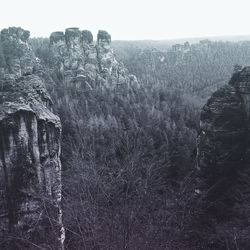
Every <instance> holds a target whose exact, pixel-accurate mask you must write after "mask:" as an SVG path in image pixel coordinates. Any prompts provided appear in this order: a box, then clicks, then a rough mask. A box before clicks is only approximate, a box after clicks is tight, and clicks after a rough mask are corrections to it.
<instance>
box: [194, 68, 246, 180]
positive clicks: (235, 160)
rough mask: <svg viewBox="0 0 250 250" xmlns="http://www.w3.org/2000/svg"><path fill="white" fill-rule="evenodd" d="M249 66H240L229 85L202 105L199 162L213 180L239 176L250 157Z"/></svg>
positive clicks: (199, 165)
mask: <svg viewBox="0 0 250 250" xmlns="http://www.w3.org/2000/svg"><path fill="white" fill-rule="evenodd" d="M249 118H250V67H245V68H243V69H238V70H237V71H236V72H235V73H234V74H233V76H232V78H231V80H230V81H229V84H228V85H227V86H225V87H223V88H221V89H219V90H218V91H216V92H215V93H214V94H213V95H212V96H211V98H210V99H209V100H208V102H207V104H206V105H205V106H204V107H203V110H202V113H201V120H200V128H201V132H200V135H199V137H198V148H197V163H198V167H199V169H200V170H201V173H202V175H203V176H204V177H205V178H206V179H209V180H210V182H214V183H215V182H216V181H218V180H220V179H222V178H224V179H225V178H231V180H233V179H236V176H235V174H236V173H237V171H238V170H239V169H240V168H241V167H243V166H246V165H248V164H249V160H250V146H249V140H250V135H249V132H250V120H249Z"/></svg>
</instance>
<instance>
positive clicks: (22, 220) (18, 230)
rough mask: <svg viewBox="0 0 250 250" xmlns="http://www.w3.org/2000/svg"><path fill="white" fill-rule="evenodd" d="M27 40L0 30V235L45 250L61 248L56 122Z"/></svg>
mask: <svg viewBox="0 0 250 250" xmlns="http://www.w3.org/2000/svg"><path fill="white" fill-rule="evenodd" d="M28 37H29V32H28V31H25V30H22V29H21V28H9V29H6V30H3V31H2V32H1V41H2V44H3V51H4V57H5V60H6V66H5V67H3V69H2V71H1V72H2V74H1V75H0V178H1V184H0V195H1V199H0V216H1V220H0V234H1V235H0V236H1V237H4V235H7V234H9V233H14V234H15V235H21V236H22V239H24V240H25V239H26V240H27V241H32V242H33V243H35V244H36V245H39V246H42V247H44V248H45V249H47V248H48V245H50V244H52V241H54V242H55V243H54V244H55V245H54V246H56V248H57V249H62V248H63V240H64V229H63V226H62V211H61V162H60V150H61V146H60V143H61V141H60V140H61V123H60V119H59V118H58V117H57V116H56V115H54V114H53V112H52V101H51V99H50V96H49V95H48V93H47V91H46V88H45V82H44V80H43V78H41V77H40V75H39V72H40V71H39V68H41V67H40V66H39V61H38V59H37V58H36V57H35V56H34V53H33V52H32V50H31V49H30V47H29V44H28ZM8 44H10V45H11V48H13V49H16V48H17V50H18V52H16V51H15V50H14V51H9V50H8Z"/></svg>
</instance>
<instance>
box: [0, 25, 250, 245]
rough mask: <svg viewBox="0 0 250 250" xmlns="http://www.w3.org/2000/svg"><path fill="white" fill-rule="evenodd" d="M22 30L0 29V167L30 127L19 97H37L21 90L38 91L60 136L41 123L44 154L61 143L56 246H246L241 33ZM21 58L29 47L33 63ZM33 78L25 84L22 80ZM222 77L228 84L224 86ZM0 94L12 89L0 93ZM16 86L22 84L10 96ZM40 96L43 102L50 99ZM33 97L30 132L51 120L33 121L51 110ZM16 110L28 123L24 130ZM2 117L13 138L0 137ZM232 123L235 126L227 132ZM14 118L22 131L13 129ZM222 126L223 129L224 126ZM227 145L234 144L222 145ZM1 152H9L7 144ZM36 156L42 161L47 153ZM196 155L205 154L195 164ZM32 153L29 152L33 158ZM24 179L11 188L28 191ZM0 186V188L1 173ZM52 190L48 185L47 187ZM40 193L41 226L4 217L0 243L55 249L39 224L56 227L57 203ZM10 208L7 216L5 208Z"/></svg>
mask: <svg viewBox="0 0 250 250" xmlns="http://www.w3.org/2000/svg"><path fill="white" fill-rule="evenodd" d="M22 32H23V31H20V30H15V29H14V28H13V29H12V30H11V28H10V29H8V30H7V31H6V30H3V31H2V32H1V44H0V69H3V70H2V71H1V74H0V76H1V81H0V91H1V92H2V93H1V95H0V105H2V106H0V128H1V132H0V137H1V138H3V139H2V142H1V143H2V144H1V149H0V151H1V152H3V153H2V155H1V162H0V167H1V168H3V169H4V168H8V165H7V163H6V162H7V160H8V157H7V156H8V154H7V153H6V152H7V151H8V150H9V149H10V148H11V147H12V146H13V145H14V144H15V143H17V146H16V147H18V145H23V144H22V143H24V142H23V141H25V138H28V136H30V133H31V134H32V136H33V137H32V138H34V133H35V132H34V126H35V125H32V124H33V123H29V121H30V119H31V118H30V117H31V113H32V112H33V111H32V112H31V111H30V110H28V111H27V112H28V113H29V114H28V115H24V118H22V117H23V116H22V115H20V114H22V112H24V110H25V108H24V106H22V105H24V103H26V100H28V101H27V102H29V103H31V105H30V106H31V108H33V107H34V106H36V105H37V103H36V100H33V99H32V101H30V99H29V98H30V96H31V95H35V99H37V98H38V97H37V96H36V93H39V95H40V94H41V93H42V95H43V98H41V100H42V101H41V102H42V103H43V105H45V106H46V107H49V108H48V109H49V110H50V111H51V110H53V113H54V114H55V115H57V116H58V117H59V118H60V121H61V141H60V143H55V144H53V143H54V141H56V139H55V138H57V134H56V133H57V132H53V133H52V132H48V133H49V136H48V135H47V140H48V141H49V143H48V145H49V146H48V152H49V153H47V154H51V155H50V161H51V162H52V161H54V160H52V159H54V158H52V157H54V155H55V154H56V153H54V154H53V153H50V148H53V150H54V147H55V146H53V145H59V144H60V146H61V155H60V159H61V201H60V204H61V210H62V224H63V227H64V231H65V239H64V248H65V249H86V250H90V249H93V250H94V249H95V250H97V249H98V250H99V249H100V250H101V249H105V250H106V249H107V250H118V249H131V250H151V249H152V250H153V249H155V250H160V249H171V250H172V249H173V250H174V249H180V250H181V249H183V250H184V249H197V250H198V249H199V250H200V249H221V250H223V249H228V250H229V249H230V250H233V249H241V250H244V249H245V250H247V249H250V242H249V234H250V199H249V198H250V197H249V196H250V186H249V183H250V182H249V181H250V174H249V173H248V172H249V168H247V164H248V158H247V156H246V155H247V152H248V151H247V143H248V141H246V142H245V141H244V143H245V144H244V145H243V146H242V145H241V144H239V143H240V142H241V141H243V140H245V138H247V131H248V127H247V126H248V122H249V121H248V120H247V118H246V117H247V114H246V113H247V112H248V111H247V109H246V110H245V108H244V107H245V106H244V105H246V104H245V103H246V102H247V101H245V100H247V98H246V99H244V98H245V96H246V95H247V94H248V92H247V93H245V92H244V93H245V95H244V96H243V95H242V96H243V97H242V96H240V95H241V94H242V91H243V90H242V89H241V88H242V86H243V85H244V84H245V85H244V86H245V89H246V88H247V87H248V85H247V84H250V77H249V75H248V69H247V68H244V67H245V66H247V65H250V41H238V42H230V41H212V40H201V41H197V42H188V41H186V42H183V43H181V44H174V43H173V44H170V43H168V42H166V43H164V42H161V43H157V42H152V41H140V42H137V41H134V42H133V41H127V42H126V41H111V37H110V35H109V34H108V33H107V32H105V31H101V32H99V33H98V38H97V41H93V37H92V38H91V36H92V34H91V33H88V32H86V31H82V33H81V40H79V41H81V46H80V47H78V45H79V44H78V40H77V37H78V34H80V33H78V30H77V29H67V30H66V32H65V35H64V34H61V33H60V32H54V33H52V35H51V37H50V38H30V39H28V37H29V35H28V34H26V33H25V32H24V33H22ZM13 34H14V35H16V34H17V35H16V36H20V34H22V36H21V38H20V40H15V39H16V38H14V39H9V37H11V36H12V37H15V36H14V35H13ZM64 36H65V38H64ZM62 37H63V38H62ZM63 39H65V41H64V40H63ZM84 39H85V40H84ZM20 41H25V42H20ZM61 42H62V43H61ZM92 43H93V44H94V45H93V44H92ZM82 44H83V45H82ZM95 44H96V45H95ZM84 46H85V47H84ZM94 46H95V47H94ZM58 51H59V52H58ZM94 53H95V55H96V58H94V57H93V56H92V54H94ZM27 58H29V61H27V60H26V59H27ZM30 58H37V61H39V63H37V62H35V59H34V60H33V59H30ZM17 59H18V60H19V61H18V60H17ZM17 61H18V63H20V65H21V66H20V65H19V64H18V65H19V66H20V67H21V72H22V73H21V76H18V78H13V77H12V78H11V75H15V74H16V73H15V72H16V69H17V68H18V67H17V66H16V65H17ZM30 61H31V64H32V67H33V68H32V70H31V71H28V70H26V68H25V67H26V65H29V64H28V63H27V62H29V63H30ZM76 61H77V66H75V64H74V63H75V62H76ZM38 64H39V65H38ZM13 65H14V66H13ZM24 65H25V66H24ZM62 65H63V66H62ZM81 65H84V66H83V67H82V68H81V67H80V66H81ZM93 65H94V66H95V67H96V68H95V69H93V67H94V66H93ZM23 67H24V68H25V70H24V69H23ZM62 67H64V68H63V69H62ZM27 68H28V67H27ZM109 69H110V71H109ZM18 70H19V68H18ZM23 72H24V73H23ZM33 75H35V76H33ZM31 77H40V78H41V79H42V80H43V81H44V83H45V88H46V91H47V93H48V94H49V95H50V99H48V100H49V101H44V100H47V94H46V93H45V92H44V91H45V90H44V89H43V88H40V87H39V88H38V87H37V86H38V85H39V84H38V83H39V81H38V80H34V79H36V78H34V79H33V78H31ZM248 77H249V78H248ZM6 79H7V80H6ZM13 79H14V80H13ZM23 82H24V83H25V85H22V83H23ZM34 82H36V84H35V85H34V88H35V94H34V92H32V91H33V90H32V91H31V90H29V87H30V86H31V84H33V83H34ZM228 83H229V85H230V87H224V86H227V85H228ZM238 83H240V84H241V85H237V84H238ZM15 84H17V85H15ZM13 86H14V87H13ZM16 86H17V87H16ZM23 86H24V87H23ZM224 88H227V89H226V90H224ZM229 88H230V89H229ZM220 89H222V90H220ZM228 89H229V90H228ZM14 91H16V92H15V95H14V94H13V95H12V93H14ZM25 91H26V92H25ZM27 91H28V92H27ZM6 93H11V95H10V96H11V97H7V99H6V96H7V95H8V94H6ZM19 93H24V94H22V97H20V96H19ZM8 98H9V99H8ZM18 98H23V99H25V101H20V103H21V104H19V106H20V107H23V108H22V109H21V110H18V111H17V112H16V113H18V116H17V115H16V113H15V115H13V116H9V117H7V118H8V119H7V118H6V119H5V118H4V117H6V116H7V114H10V113H11V112H14V111H13V110H15V109H16V106H13V107H11V109H10V108H9V106H8V105H9V104H8V105H7V104H6V103H5V101H6V100H7V101H8V103H9V102H15V101H16V100H19V99H18ZM32 98H33V97H32ZM39 98H40V97H39ZM37 100H38V99H37ZM44 102H45V103H46V104H44ZM47 102H51V103H53V109H51V108H50V104H47ZM3 105H5V106H3ZM39 105H40V104H39ZM41 105H42V104H41ZM204 105H205V107H204ZM36 107H37V108H35V109H34V110H35V111H34V112H37V113H36V117H38V118H39V119H38V118H37V119H38V122H37V124H38V125H36V126H38V128H40V130H39V129H38V133H40V132H41V131H52V130H53V129H52V127H50V126H52V125H50V123H48V124H49V125H43V123H42V122H41V120H46V119H48V118H46V119H43V115H44V114H45V113H46V115H47V116H48V117H49V119H51V121H53V122H54V120H53V119H55V118H54V117H53V116H52V115H51V114H49V112H50V111H44V113H43V112H41V110H42V109H43V107H42V106H36ZM238 107H240V108H239V109H238ZM241 112H242V114H241ZM19 115H20V117H21V118H20V123H19ZM44 116H45V115H44ZM13 117H14V118H13ZM41 117H42V118H41ZM51 117H52V118H51ZM241 118H242V120H240V119H241ZM11 119H13V121H12V120H11ZM22 119H23V120H22ZM32 119H33V118H32ZM231 119H233V120H232V122H231ZM22 121H24V124H28V125H27V131H28V132H27V131H26V130H25V129H24V127H22V126H23V125H22V124H23V123H22ZM200 121H201V122H200ZM6 123H7V125H6ZM243 123H244V124H245V125H244V126H243V125H242V124H243ZM13 124H14V125H15V124H17V125H15V126H16V127H15V126H14V125H13ZM204 124H206V127H205V125H204ZM228 124H229V125H228ZM12 126H13V131H14V132H13V133H14V134H13V135H12V137H13V138H14V139H13V144H11V143H9V144H8V143H7V140H10V141H11V140H12V139H6V138H7V134H8V135H9V132H8V131H9V130H10V129H12ZM39 126H40V127H39ZM241 126H242V127H244V134H242V133H243V132H242V133H241V134H237V136H238V137H237V138H236V137H233V136H235V133H236V132H235V131H238V130H239V129H241ZM17 127H20V128H21V129H20V131H21V132H20V133H19V132H18V133H19V134H18V133H17V134H18V136H17V137H15V131H17V130H18V128H17ZM204 127H205V128H206V129H204ZM29 129H30V130H31V132H29ZM25 131H26V132H25ZM204 131H205V132H204ZM211 131H212V132H211ZM242 131H243V128H242ZM229 132H230V133H229ZM41 133H42V132H41ZM46 133H47V132H46ZM58 133H59V132H58ZM205 133H206V135H207V137H206V138H205V139H203V137H202V136H203V135H204V136H205ZM218 133H221V134H219V135H218ZM226 133H227V136H228V134H230V135H229V136H228V137H225V134H226ZM239 133H240V132H239ZM20 136H21V137H20ZM12 137H8V138H12ZM45 137H46V136H45ZM15 138H17V139H15ZM18 138H19V139H20V138H23V139H22V140H23V141H22V140H21V139H20V140H19V139H18ZM39 138H40V137H39V136H38V141H37V142H36V144H38V145H39V148H40V149H39V150H40V152H42V149H43V147H45V146H43V145H45V142H42V139H41V138H43V137H42V136H41V138H40V139H39ZM221 138H222V139H221ZM230 138H231V140H230ZM232 138H234V139H232ZM235 138H236V139H235ZM237 140H239V143H238V141H237ZM31 141H32V142H33V144H32V143H31ZM34 141H35V139H32V140H31V139H28V142H27V145H28V146H27V147H21V146H20V147H21V148H22V149H23V150H24V151H22V152H23V154H22V157H21V158H22V159H23V161H24V163H19V164H21V165H22V166H25V167H26V168H27V166H30V165H27V164H28V163H27V162H28V159H26V157H27V153H25V152H26V151H25V150H30V148H31V147H32V145H34V143H35V142H34ZM236 141H237V143H238V144H236ZM43 143H44V144H43ZM7 144H8V145H9V146H8V147H7V146H6V145H7ZM200 145H202V146H200ZM231 145H232V146H234V151H230V150H231V148H230V150H229V149H228V147H229V146H231ZM239 145H240V146H239ZM6 148H8V149H6ZM27 148H29V149H27ZM235 148H236V149H235ZM222 149H223V150H224V149H225V151H223V153H221V151H222ZM51 150H52V149H51ZM53 150H52V151H53ZM220 150H221V151H220ZM232 150H233V149H232ZM34 151H35V150H34V149H32V152H33V153H34ZM236 151H237V154H236V153H235V152H236ZM11 152H12V151H11ZM55 152H56V151H55ZM211 152H213V154H212V153H211ZM228 152H229V155H231V156H233V158H232V159H231V158H230V164H228V162H227V164H226V163H225V162H226V160H225V159H226V158H225V157H224V155H225V154H226V153H228ZM239 152H241V153H242V152H243V153H242V154H241V153H239ZM239 154H240V156H239ZM9 155H10V158H11V156H13V155H14V153H13V152H12V153H9ZM32 155H33V154H32ZM40 155H41V156H40V158H41V166H43V165H42V164H44V163H43V162H47V160H46V159H47V158H46V157H47V156H46V154H44V155H42V153H40ZM207 155H209V157H210V158H209V157H208V156H207ZM214 156H216V157H215V158H214ZM13 157H14V156H13ZM30 157H31V158H32V157H33V158H34V156H30ZM42 157H43V158H42ZM199 157H200V158H202V157H207V158H206V159H209V160H207V161H205V160H204V161H203V163H199V162H198V161H199V159H200V158H199ZM223 157H224V158H223ZM229 157H230V156H229ZM33 158H32V159H31V160H30V162H36V161H35V159H33ZM198 158H199V159H198ZM44 159H45V160H44ZM197 159H198V160H197ZM210 159H212V160H210ZM227 159H228V158H227ZM11 161H12V160H10V162H11ZM222 162H223V164H222ZM231 163H232V164H231ZM11 164H12V165H13V166H14V165H15V164H14V163H13V162H12V163H11ZM46 164H47V163H46ZM46 164H45V165H44V166H45V170H44V171H45V172H44V176H45V177H44V182H45V186H46V190H47V189H49V188H50V187H51V186H53V185H52V184H51V183H52V182H53V180H54V179H53V178H55V176H56V174H55V173H53V174H51V173H50V172H46V171H47V170H46V169H47V168H49V167H48V166H47V165H46ZM12 165H11V166H12ZM31 165H32V164H31ZM205 165H206V166H205ZM18 166H19V165H18ZM50 166H51V165H50ZM204 166H205V167H204ZM31 168H32V167H31ZM17 169H20V168H17ZM235 169H236V170H235ZM1 171H2V170H1ZM11 171H12V170H11ZM11 171H10V176H11V175H12V174H11V173H12V172H11ZM13 171H16V172H13V175H14V176H17V177H16V178H17V179H15V180H14V181H13V183H18V181H17V180H20V179H22V180H29V178H30V176H31V175H32V170H29V172H28V173H26V172H25V173H26V174H25V176H24V175H23V174H22V173H23V172H21V173H20V172H18V171H17V170H16V169H14V170H13ZM25 171H26V170H25ZM1 173H2V172H1ZM47 175H51V176H53V177H51V178H52V179H51V180H52V181H51V183H50V181H48V182H47V181H46V180H47V179H46V178H47V177H46V176H47ZM0 176H2V174H0ZM1 178H3V177H1ZM13 178H14V177H13ZM32 178H33V177H32ZM10 180H12V178H10ZM32 180H33V179H32ZM10 182H11V181H10ZM2 183H3V182H2ZM4 183H5V182H4ZM18 185H19V184H18ZM20 185H21V184H20ZM22 185H23V184H22ZM28 185H30V186H32V185H33V184H28ZM2 186H3V187H2ZM7 186H8V185H7ZM30 186H29V187H30ZM8 187H9V190H10V191H8V192H9V193H8V192H7V194H8V195H11V192H17V190H19V186H17V187H16V186H15V187H14V188H12V187H11V186H8ZM24 187H25V188H23V189H22V192H24V191H23V190H25V192H26V191H27V190H28V187H26V186H25V185H24ZM1 190H5V187H4V184H1ZM51 190H52V191H51V192H52V196H53V192H54V191H53V187H52V188H51ZM18 192H19V191H18ZM27 192H28V191H27ZM39 192H40V191H39ZM48 192H49V191H48ZM49 194H50V192H49ZM25 195H26V196H25V199H28V198H27V197H31V196H32V195H33V194H32V191H30V190H29V193H28V194H25ZM39 195H40V193H39ZM42 195H44V194H43V193H41V196H42ZM41 196H39V197H36V199H38V200H42V201H44V203H43V205H44V207H46V208H47V207H48V211H49V212H48V214H47V215H48V216H47V217H46V219H47V220H46V221H45V222H44V223H45V224H42V226H41V225H40V227H43V226H44V228H45V230H44V231H45V232H44V233H43V236H39V234H38V233H37V232H36V231H35V232H34V233H33V234H26V233H24V231H23V230H21V231H18V230H17V229H16V228H17V227H16V226H15V227H14V229H13V230H9V231H8V232H4V233H2V235H1V237H0V249H59V248H58V246H57V245H56V243H55V242H54V238H55V234H54V233H51V234H49V233H48V234H47V233H46V230H48V231H49V230H51V228H53V230H52V232H56V228H57V226H58V225H57V224H55V225H54V221H55V220H56V219H55V218H56V214H57V212H56V211H57V210H56V209H59V208H58V207H56V206H55V207H54V208H53V209H54V210H53V209H51V211H50V205H49V204H47V203H46V202H47V200H46V199H48V198H45V197H44V196H42V197H41ZM55 196H56V195H55ZM46 197H47V196H46ZM16 199H19V198H18V197H16V196H15V201H16ZM20 199H21V198H20ZM18 202H19V200H18ZM48 203H49V202H48ZM7 204H12V203H8V202H7ZM2 206H3V207H4V206H5V205H2V204H1V209H2ZM45 210H46V209H45ZM1 211H2V210H1ZM11 211H12V212H13V211H16V210H12V208H11ZM46 211H47V210H46ZM11 216H12V217H11V218H12V219H13V218H14V219H13V221H14V220H15V216H14V215H13V214H11ZM13 223H14V222H13ZM14 224H15V223H14ZM34 227H35V226H34ZM37 228H38V231H39V232H40V228H39V227H37ZM24 230H25V229H24ZM30 235H31V236H30ZM41 238H43V244H42V243H41V242H40V239H41Z"/></svg>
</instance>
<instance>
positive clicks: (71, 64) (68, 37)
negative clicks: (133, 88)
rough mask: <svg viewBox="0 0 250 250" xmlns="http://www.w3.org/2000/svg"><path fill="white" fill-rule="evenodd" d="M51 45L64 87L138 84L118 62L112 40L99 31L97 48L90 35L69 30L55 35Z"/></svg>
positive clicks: (51, 39) (85, 32) (90, 87)
mask: <svg viewBox="0 0 250 250" xmlns="http://www.w3.org/2000/svg"><path fill="white" fill-rule="evenodd" d="M50 43H51V50H52V54H53V55H54V58H55V65H57V67H56V69H57V71H58V72H59V73H60V75H61V78H62V81H63V83H64V86H75V87H77V88H80V87H81V88H86V87H87V88H89V89H92V88H93V87H94V86H96V85H99V86H108V87H109V88H112V87H114V85H115V86H116V85H119V84H124V83H131V82H136V81H137V80H136V78H135V77H134V76H132V75H129V74H128V71H127V70H126V69H125V67H124V66H123V64H121V63H119V62H117V60H116V59H115V56H114V52H113V50H112V48H111V47H110V43H111V36H110V35H109V34H108V33H107V32H106V31H99V33H98V36H97V43H96V44H95V43H94V42H93V36H92V34H91V32H90V31H88V30H83V31H80V30H79V29H78V28H68V29H66V31H65V33H63V32H53V33H52V34H51V36H50Z"/></svg>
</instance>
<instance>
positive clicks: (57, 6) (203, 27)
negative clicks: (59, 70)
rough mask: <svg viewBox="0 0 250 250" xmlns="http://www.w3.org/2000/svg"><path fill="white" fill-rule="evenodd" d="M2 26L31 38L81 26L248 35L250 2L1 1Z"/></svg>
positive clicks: (171, 34) (123, 35) (117, 31)
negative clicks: (21, 31)
mask: <svg viewBox="0 0 250 250" xmlns="http://www.w3.org/2000/svg"><path fill="white" fill-rule="evenodd" d="M0 6H1V9H0V29H3V28H7V27H10V26H17V27H22V28H24V29H27V30H29V31H30V32H31V37H49V35H50V34H51V33H52V32H53V31H63V30H65V28H68V27H79V28H80V29H88V30H90V31H92V33H93V35H94V37H96V34H97V31H98V30H100V29H102V30H106V31H108V32H109V33H110V34H111V36H112V40H147V39H150V40H165V39H175V38H192V37H209V36H224V35H249V34H250V14H249V13H250V11H249V7H250V1H249V0H237V1H235V0H67V1H65V0H1V2H0Z"/></svg>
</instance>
